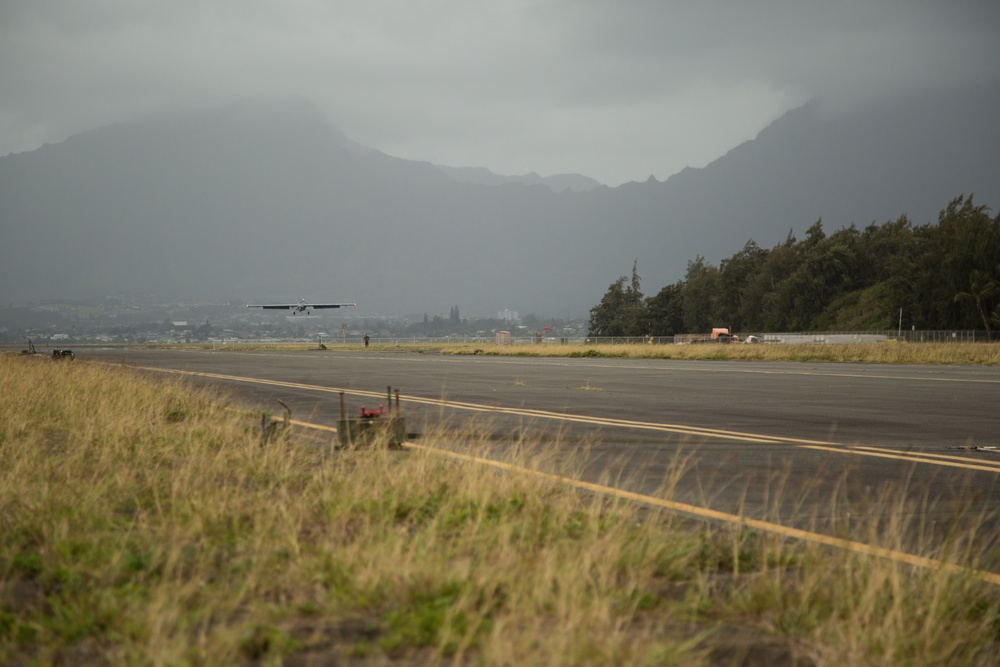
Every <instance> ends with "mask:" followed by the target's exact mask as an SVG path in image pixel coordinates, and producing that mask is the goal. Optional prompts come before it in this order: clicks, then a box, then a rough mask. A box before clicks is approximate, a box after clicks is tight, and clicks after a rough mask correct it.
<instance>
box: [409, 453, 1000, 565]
mask: <svg viewBox="0 0 1000 667" xmlns="http://www.w3.org/2000/svg"><path fill="white" fill-rule="evenodd" d="M405 445H406V446H407V447H410V448H412V449H418V450H421V451H426V452H429V453H432V454H437V455H440V456H447V457H449V458H453V459H457V460H462V461H468V462H472V463H478V464H482V465H489V466H493V467H495V468H499V469H501V470H508V471H517V472H520V473H525V474H529V475H533V476H536V477H541V478H543V479H549V480H552V481H555V482H559V483H561V484H566V485H568V486H572V487H575V488H578V489H584V490H587V491H592V492H594V493H600V494H603V495H609V496H613V497H616V498H624V499H626V500H632V501H636V502H641V503H647V504H649V505H654V506H657V507H662V508H664V509H668V510H671V511H673V512H681V513H684V514H689V515H692V516H697V517H701V518H705V519H714V520H716V521H723V522H725V523H730V524H735V525H739V526H749V527H751V528H756V529H757V530H761V531H766V532H769V533H774V534H777V535H781V536H784V537H789V538H794V539H799V540H804V541H807V542H812V543H814V544H823V545H826V546H830V547H835V548H837V549H844V550H846V551H850V552H852V553H857V554H863V555H866V556H875V557H877V558H885V559H888V560H891V561H894V562H897V563H904V564H906V565H913V566H916V567H921V568H925V569H929V570H943V571H945V572H950V573H955V574H961V573H965V574H969V575H971V576H974V577H976V578H977V579H980V580H982V581H985V582H987V583H991V584H996V585H1000V574H996V573H993V572H986V571H983V570H973V569H970V568H966V567H962V566H960V565H956V564H954V563H947V562H945V561H940V560H935V559H933V558H926V557H924V556H917V555H915V554H910V553H906V552H904V551H897V550H895V549H887V548H885V547H879V546H874V545H871V544H866V543H864V542H856V541H853V540H845V539H842V538H837V537H832V536H830V535H824V534H822V533H816V532H812V531H808V530H801V529H799V528H791V527H789V526H783V525H781V524H777V523H771V522H769V521H762V520H760V519H751V518H747V517H743V516H739V515H737V514H729V513H728V512H720V511H718V510H713V509H709V508H707V507H699V506H697V505H690V504H688V503H681V502H676V501H673V500H666V499H663V498H656V497H654V496H647V495H643V494H641V493H635V492H632V491H626V490H624V489H616V488H613V487H609V486H603V485H600V484H594V483H591V482H584V481H581V480H577V479H572V478H569V477H562V476H560V475H553V474H551V473H546V472H542V471H540V470H534V469H532V468H524V467H521V466H516V465H513V464H511V463H504V462H502V461H495V460H493V459H487V458H482V457H479V456H472V455H470V454H462V453H459V452H452V451H449V450H445V449H438V448H436V447H428V446H426V445H418V444H415V443H412V442H407V443H405Z"/></svg>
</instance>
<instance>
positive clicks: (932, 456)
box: [851, 445, 1000, 472]
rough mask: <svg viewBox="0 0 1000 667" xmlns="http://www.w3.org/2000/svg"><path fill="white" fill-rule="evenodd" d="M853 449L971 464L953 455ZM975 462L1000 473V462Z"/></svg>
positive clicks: (967, 459) (963, 458) (875, 448)
mask: <svg viewBox="0 0 1000 667" xmlns="http://www.w3.org/2000/svg"><path fill="white" fill-rule="evenodd" d="M851 449H858V450H867V451H873V452H894V453H897V454H905V455H906V456H912V457H921V458H928V459H940V460H944V461H961V462H964V463H969V462H970V459H969V457H967V456H954V455H951V454H934V453H932V452H917V451H905V452H899V450H891V449H886V448H885V447H872V446H870V445H851ZM996 455H997V454H994V456H996ZM973 460H974V461H975V463H976V464H978V465H983V466H991V469H995V470H996V471H997V472H1000V460H993V461H991V460H989V459H985V460H979V459H973ZM931 462H933V461H931Z"/></svg>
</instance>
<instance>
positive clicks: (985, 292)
mask: <svg viewBox="0 0 1000 667" xmlns="http://www.w3.org/2000/svg"><path fill="white" fill-rule="evenodd" d="M996 292H997V284H996V282H994V281H993V279H992V278H990V276H989V274H987V273H986V272H985V271H980V270H979V269H973V270H972V273H970V274H969V291H968V292H959V293H958V294H956V295H955V301H956V302H957V301H972V302H973V303H975V304H976V312H977V313H979V319H981V320H982V321H983V326H984V327H986V338H987V339H989V340H991V339H992V338H993V334H992V333H991V331H990V319H991V318H990V317H987V315H986V306H985V304H984V302H985V301H987V300H988V299H989V298H990V297H992V296H993V295H994V294H996Z"/></svg>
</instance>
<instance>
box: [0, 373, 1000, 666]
mask: <svg viewBox="0 0 1000 667" xmlns="http://www.w3.org/2000/svg"><path fill="white" fill-rule="evenodd" d="M0 390H2V395H3V397H4V403H3V405H2V408H0V536H2V537H0V663H3V664H81V663H85V664H107V663H114V664H121V663H129V664H133V663H138V664H262V663H278V662H283V661H297V662H298V664H304V663H306V662H309V661H312V662H314V663H316V664H331V663H336V664H358V665H362V664H459V665H465V664H482V665H520V664H532V665H608V664H616V665H661V664H684V665H688V664H720V663H721V664H726V663H727V662H729V663H730V664H740V662H739V661H740V660H742V658H743V657H745V656H746V655H747V654H750V653H753V654H754V655H757V656H758V657H760V656H764V658H763V659H764V660H766V661H767V662H769V663H771V664H793V663H792V659H793V657H795V656H798V657H799V658H801V659H803V660H806V661H807V662H806V663H799V664H808V662H813V663H815V664H831V665H842V664H854V665H872V664H876V665H877V664H881V665H898V664H910V665H939V664H962V665H977V664H983V665H987V664H996V660H997V658H996V656H997V655H998V652H997V646H996V640H997V637H998V629H1000V597H998V593H997V590H996V589H995V588H994V587H993V586H991V585H989V584H986V583H984V582H982V581H980V580H979V579H977V578H976V577H974V576H969V575H966V574H952V573H948V572H946V571H941V570H922V569H913V568H911V567H909V566H906V565H901V564H898V563H895V562H892V561H887V560H881V559H874V558H870V557H866V556H861V555H857V554H851V553H847V552H841V551H836V550H833V551H831V550H827V549H824V548H821V547H817V546H812V545H809V544H807V543H790V542H788V541H785V540H782V539H779V538H777V537H774V536H768V535H762V534H757V533H754V532H753V531H750V530H746V529H742V530H741V529H729V528H726V527H720V526H715V525H704V524H698V523H690V522H688V521H685V520H682V519H680V518H678V517H676V516H673V515H670V514H668V513H665V512H660V511H657V510H655V509H649V508H643V507H639V506H637V505H635V504H632V503H629V502H625V501H620V500H615V499H610V498H604V497H599V496H591V495H581V494H580V493H578V492H575V491H573V490H572V489H570V488H567V487H566V486H564V485H562V484H560V483H559V482H558V481H557V480H554V479H551V478H547V477H541V476H538V475H533V474H530V473H528V472H519V471H518V470H516V469H515V470H507V471H498V470H497V469H495V468H492V467H489V466H482V465H476V464H472V463H467V462H462V461H456V460H451V459H448V458H445V457H441V456H438V455H435V454H433V453H430V452H428V451H425V450H422V449H421V450H414V449H409V450H406V451H390V450H388V448H381V447H374V448H372V449H368V450H363V451H332V450H331V449H329V448H323V447H317V446H315V445H314V444H307V443H306V442H305V441H304V440H300V439H299V438H298V437H296V436H295V434H288V433H286V434H285V435H284V436H283V437H280V438H278V439H277V440H275V441H272V442H270V443H268V444H267V445H266V446H263V447H262V446H261V442H260V437H259V432H258V426H259V425H258V423H257V419H256V418H255V417H254V415H253V413H249V412H241V411H239V410H232V409H230V408H231V405H230V404H231V403H232V400H231V399H227V398H226V397H222V396H215V395H211V394H207V393H204V392H195V391H192V390H191V389H190V388H188V387H187V386H185V385H183V384H179V383H173V382H164V381H160V380H156V381H154V380H153V379H150V378H147V377H143V376H141V375H136V374H133V373H128V372H126V371H124V370H121V369H111V368H108V367H104V366H100V365H95V364H87V363H80V362H75V363H57V362H51V361H47V360H39V359H21V358H16V357H0ZM455 437H456V436H455V434H453V433H448V432H446V431H444V430H442V432H440V433H436V434H428V435H427V436H426V437H424V438H422V439H421V444H422V445H424V446H427V447H439V448H448V447H453V446H454V442H456V439H455ZM459 439H460V440H461V441H462V442H463V443H465V444H463V447H462V449H463V451H467V452H472V453H476V454H478V455H482V456H491V457H503V458H505V459H506V460H508V461H510V462H512V463H514V464H516V465H517V466H519V467H522V468H526V469H532V468H540V467H544V468H546V469H549V470H555V471H558V472H560V473H562V474H565V475H568V476H571V475H574V474H575V473H576V471H577V470H579V469H582V468H583V467H584V465H585V464H586V459H585V455H584V454H578V455H577V456H575V457H570V458H569V459H568V460H559V459H556V458H554V457H553V455H552V454H553V447H554V446H553V445H552V444H549V445H548V446H547V447H546V448H543V449H534V448H532V447H530V446H529V445H528V444H526V443H522V445H521V446H516V447H510V449H508V450H506V451H501V450H497V449H495V448H494V447H493V446H490V445H489V444H487V442H486V441H485V440H480V439H477V437H475V433H473V432H472V431H470V432H468V433H464V434H459ZM679 465H680V464H679ZM667 481H668V482H669V480H667ZM662 493H663V494H664V495H669V493H670V488H669V483H666V484H665V487H664V488H663V489H662ZM885 512H886V514H887V517H888V518H887V519H886V521H885V522H884V523H882V524H880V526H881V527H880V528H879V531H878V532H879V534H880V539H883V540H888V541H890V542H891V541H892V539H893V533H894V532H895V533H897V534H899V535H902V534H904V533H907V532H908V530H909V528H908V527H907V526H906V525H905V522H906V516H908V513H906V512H904V511H902V510H900V509H898V508H897V506H896V505H894V504H893V503H891V502H889V501H885ZM893 517H895V518H893ZM966 551H967V550H965V551H962V553H961V555H959V554H953V555H952V556H949V557H954V558H956V559H957V558H961V559H962V562H966V563H969V564H971V565H978V564H980V563H981V560H980V558H981V556H977V555H975V554H970V553H966ZM934 555H935V556H943V555H944V554H942V553H941V552H939V551H935V552H934Z"/></svg>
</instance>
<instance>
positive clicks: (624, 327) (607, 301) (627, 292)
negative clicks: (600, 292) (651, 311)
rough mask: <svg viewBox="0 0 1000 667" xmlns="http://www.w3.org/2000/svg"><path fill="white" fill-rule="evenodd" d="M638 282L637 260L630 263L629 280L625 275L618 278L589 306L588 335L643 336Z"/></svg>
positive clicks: (643, 304) (642, 315)
mask: <svg viewBox="0 0 1000 667" xmlns="http://www.w3.org/2000/svg"><path fill="white" fill-rule="evenodd" d="M640 281H641V279H640V277H639V272H638V261H635V262H633V263H632V279H631V281H629V280H628V278H626V277H625V276H621V277H620V278H618V280H616V281H615V282H613V283H611V285H610V286H609V287H608V291H607V292H606V293H605V294H604V296H603V297H602V298H601V302H600V303H599V304H597V305H596V306H594V307H593V308H591V309H590V322H589V324H588V327H587V328H588V331H589V335H591V336H644V335H646V333H647V332H646V330H645V327H646V324H647V322H646V313H645V303H644V302H643V298H642V289H641V285H640ZM626 284H627V286H626Z"/></svg>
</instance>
